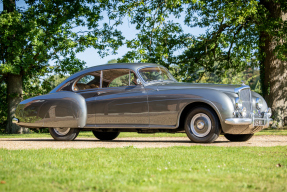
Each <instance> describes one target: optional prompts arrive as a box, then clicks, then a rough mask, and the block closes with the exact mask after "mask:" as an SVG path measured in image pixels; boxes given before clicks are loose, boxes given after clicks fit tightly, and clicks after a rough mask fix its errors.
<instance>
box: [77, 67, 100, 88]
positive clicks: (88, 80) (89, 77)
mask: <svg viewBox="0 0 287 192" xmlns="http://www.w3.org/2000/svg"><path fill="white" fill-rule="evenodd" d="M100 80H101V71H94V72H91V73H88V74H86V75H84V76H83V77H81V78H80V80H78V82H77V83H76V84H75V86H74V91H78V90H85V89H94V88H99V87H100V83H101V81H100Z"/></svg>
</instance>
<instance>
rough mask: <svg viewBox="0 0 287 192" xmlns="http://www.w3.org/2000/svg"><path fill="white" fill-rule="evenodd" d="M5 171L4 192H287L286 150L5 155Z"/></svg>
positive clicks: (0, 161)
mask: <svg viewBox="0 0 287 192" xmlns="http://www.w3.org/2000/svg"><path fill="white" fill-rule="evenodd" d="M278 164H280V165H281V167H280V165H278ZM276 165H277V166H276ZM0 166H1V169H0V181H1V183H0V191H13V192H17V191H21V192H22V191H129V192H130V191H240V192H241V191H286V190H287V182H286V178H287V147H286V146H284V147H214V146H210V147H209V146H192V147H170V148H155V149H154V148H143V149H139V148H134V147H132V146H131V147H126V148H110V149H107V148H94V149H40V150H6V149H0Z"/></svg>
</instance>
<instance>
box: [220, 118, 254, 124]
mask: <svg viewBox="0 0 287 192" xmlns="http://www.w3.org/2000/svg"><path fill="white" fill-rule="evenodd" d="M225 123H226V124H228V125H250V124H251V123H252V119H249V118H229V119H225Z"/></svg>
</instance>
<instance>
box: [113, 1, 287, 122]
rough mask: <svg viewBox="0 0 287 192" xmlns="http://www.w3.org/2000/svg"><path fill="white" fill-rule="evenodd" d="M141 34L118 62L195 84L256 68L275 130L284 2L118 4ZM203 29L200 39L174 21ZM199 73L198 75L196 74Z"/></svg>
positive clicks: (286, 17)
mask: <svg viewBox="0 0 287 192" xmlns="http://www.w3.org/2000/svg"><path fill="white" fill-rule="evenodd" d="M114 9H117V10H122V11H120V12H119V13H118V15H119V20H122V18H123V17H125V16H129V17H130V19H131V23H132V24H135V25H136V29H138V30H139V33H138V34H137V37H136V38H135V39H132V40H129V41H127V42H126V44H127V47H128V48H131V49H132V51H129V52H128V53H127V54H126V55H124V56H123V57H122V58H121V59H120V60H119V62H127V61H133V60H137V61H141V62H156V63H159V64H163V65H165V66H167V67H172V66H177V67H178V69H180V70H177V78H181V80H184V81H199V80H200V79H201V78H202V77H203V76H204V74H205V73H206V72H211V73H214V74H216V75H223V76H224V75H225V73H226V72H227V71H228V70H229V69H232V70H233V71H234V73H236V72H240V71H242V70H244V69H245V68H246V67H247V68H248V67H252V68H253V67H260V74H261V83H262V91H263V96H264V98H265V99H266V101H267V103H268V105H269V106H271V108H272V111H273V113H274V115H273V117H274V118H275V122H276V123H277V126H278V127H282V126H283V119H284V117H285V116H286V115H287V110H286V109H287V102H286V99H287V89H286V83H287V80H286V74H287V71H286V70H287V68H286V60H287V43H286V42H287V33H286V32H287V4H286V2H285V1H283V0H260V1H257V0H244V1H243V0H241V1H229V0H185V1H179V0H170V1H165V0H158V1H142V0H139V1H132V2H130V1H128V2H126V3H118V4H117V5H116V6H115V7H114ZM180 17H184V25H186V26H187V27H190V29H191V30H192V28H193V27H202V28H206V32H205V33H204V34H202V35H200V36H198V37H195V36H193V35H191V34H189V33H185V32H184V31H183V29H182V25H181V24H179V23H178V22H174V21H173V20H175V19H178V18H180ZM198 72H199V73H198Z"/></svg>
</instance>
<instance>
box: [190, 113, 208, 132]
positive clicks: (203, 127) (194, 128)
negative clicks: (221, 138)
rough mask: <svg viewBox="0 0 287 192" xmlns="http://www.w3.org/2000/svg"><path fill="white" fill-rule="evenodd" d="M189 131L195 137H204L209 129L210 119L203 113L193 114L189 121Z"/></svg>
mask: <svg viewBox="0 0 287 192" xmlns="http://www.w3.org/2000/svg"><path fill="white" fill-rule="evenodd" d="M190 129H191V132H192V133H193V134H194V135H195V136H197V137H205V136H206V135H208V134H209V132H210V130H211V120H210V118H209V117H208V116H207V115H206V114H204V113H198V114H196V115H194V116H193V117H192V119H191V121H190Z"/></svg>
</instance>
